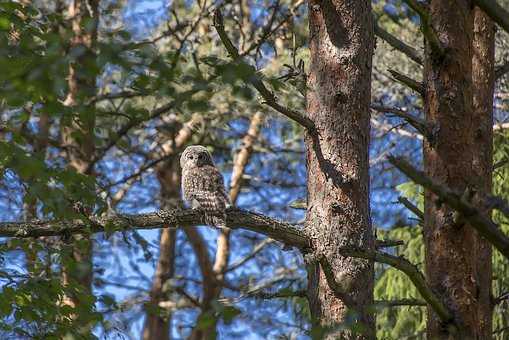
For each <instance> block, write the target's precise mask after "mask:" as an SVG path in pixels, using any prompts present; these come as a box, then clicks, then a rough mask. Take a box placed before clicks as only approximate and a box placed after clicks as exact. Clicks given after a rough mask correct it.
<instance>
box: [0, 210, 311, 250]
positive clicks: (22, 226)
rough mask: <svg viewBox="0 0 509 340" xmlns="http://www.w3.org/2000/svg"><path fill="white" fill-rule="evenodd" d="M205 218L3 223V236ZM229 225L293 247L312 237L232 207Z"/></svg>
mask: <svg viewBox="0 0 509 340" xmlns="http://www.w3.org/2000/svg"><path fill="white" fill-rule="evenodd" d="M203 217H204V216H203V213H202V212H200V211H198V210H193V209H173V210H160V211H157V212H153V213H148V214H138V215H127V214H119V215H115V216H105V217H96V216H90V217H89V220H88V221H87V220H86V219H83V220H81V219H76V220H62V221H58V220H53V221H32V222H0V237H19V238H30V237H42V236H64V237H66V236H68V235H72V234H90V233H99V232H115V231H123V230H141V229H158V228H161V227H162V225H163V224H168V225H178V226H182V227H189V226H198V225H203ZM226 223H227V225H228V227H229V228H232V229H240V228H241V229H246V230H251V231H254V232H257V233H260V234H263V235H266V236H268V237H270V238H272V239H274V240H276V241H280V242H282V243H284V244H286V245H289V246H292V247H296V248H300V249H305V248H307V247H309V241H308V238H307V236H306V235H305V234H304V232H303V231H302V230H301V229H299V228H296V227H294V226H293V225H291V224H288V223H285V222H281V221H278V220H275V219H273V218H270V217H268V216H265V215H262V214H258V213H255V212H251V211H246V210H241V209H236V208H230V209H228V210H227V221H226Z"/></svg>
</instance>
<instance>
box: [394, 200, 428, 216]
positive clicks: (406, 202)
mask: <svg viewBox="0 0 509 340" xmlns="http://www.w3.org/2000/svg"><path fill="white" fill-rule="evenodd" d="M398 202H399V203H401V204H403V205H404V206H405V208H407V209H408V210H410V211H411V212H413V213H414V215H415V216H417V217H418V218H419V220H421V221H424V213H423V212H422V211H421V210H420V209H419V208H418V207H417V206H416V205H415V204H413V203H412V202H410V200H409V199H408V198H406V197H403V196H399V197H398Z"/></svg>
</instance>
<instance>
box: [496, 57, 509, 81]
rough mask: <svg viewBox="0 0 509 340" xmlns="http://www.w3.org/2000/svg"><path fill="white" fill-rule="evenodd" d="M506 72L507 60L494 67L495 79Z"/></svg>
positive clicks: (507, 69)
mask: <svg viewBox="0 0 509 340" xmlns="http://www.w3.org/2000/svg"><path fill="white" fill-rule="evenodd" d="M507 72H509V61H507V62H506V63H505V64H502V65H499V66H497V67H495V80H498V79H500V78H502V77H503V76H504V75H505V74H506V73H507Z"/></svg>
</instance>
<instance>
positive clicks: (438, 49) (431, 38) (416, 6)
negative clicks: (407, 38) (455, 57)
mask: <svg viewBox="0 0 509 340" xmlns="http://www.w3.org/2000/svg"><path fill="white" fill-rule="evenodd" d="M403 1H404V2H405V3H406V4H407V5H408V6H410V8H411V9H413V10H414V11H415V12H416V13H417V14H419V17H420V18H421V31H422V34H424V37H425V38H426V41H427V42H428V43H429V45H430V47H431V50H432V51H433V54H435V55H437V56H439V57H442V56H443V55H444V54H445V50H444V48H443V46H442V43H441V42H440V40H439V39H438V36H437V33H436V32H435V30H434V29H433V26H432V25H431V18H430V15H429V12H428V10H427V8H424V7H423V6H422V5H421V4H420V3H419V2H417V0H403Z"/></svg>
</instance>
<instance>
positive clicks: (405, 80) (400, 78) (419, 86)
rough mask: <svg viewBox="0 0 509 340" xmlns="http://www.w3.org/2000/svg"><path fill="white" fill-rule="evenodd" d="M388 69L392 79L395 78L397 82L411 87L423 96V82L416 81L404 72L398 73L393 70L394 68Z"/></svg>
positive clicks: (424, 91) (424, 90)
mask: <svg viewBox="0 0 509 340" xmlns="http://www.w3.org/2000/svg"><path fill="white" fill-rule="evenodd" d="M387 71H389V73H390V74H391V76H392V77H393V78H394V80H396V81H397V82H399V83H401V84H403V85H405V86H408V87H409V88H411V89H412V90H414V91H415V92H417V93H419V94H420V95H421V96H422V97H424V96H425V94H426V89H425V87H424V84H423V83H422V82H418V81H416V80H414V79H412V78H410V77H408V76H405V75H404V74H402V73H399V72H398V71H395V70H391V69H389V70H387Z"/></svg>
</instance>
